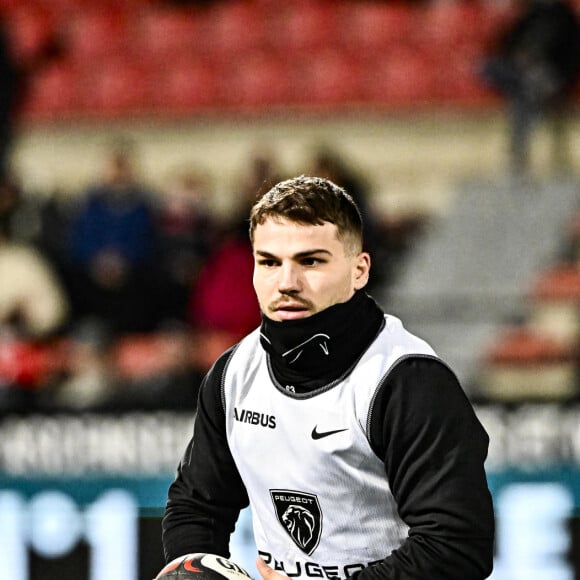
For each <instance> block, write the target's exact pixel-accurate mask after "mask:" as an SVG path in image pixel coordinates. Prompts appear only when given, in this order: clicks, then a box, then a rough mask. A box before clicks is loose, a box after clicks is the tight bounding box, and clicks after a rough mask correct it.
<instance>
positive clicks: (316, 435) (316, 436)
mask: <svg viewBox="0 0 580 580" xmlns="http://www.w3.org/2000/svg"><path fill="white" fill-rule="evenodd" d="M343 431H348V429H335V430H334V431H317V427H314V429H312V433H311V435H312V439H314V440H317V439H322V438H323V437H328V436H329V435H334V434H335V433H342V432H343Z"/></svg>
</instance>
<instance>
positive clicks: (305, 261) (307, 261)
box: [301, 256, 324, 266]
mask: <svg viewBox="0 0 580 580" xmlns="http://www.w3.org/2000/svg"><path fill="white" fill-rule="evenodd" d="M301 263H302V265H303V266H318V265H319V264H323V263H324V260H321V259H320V258H314V257H311V256H309V257H307V258H302V261H301Z"/></svg>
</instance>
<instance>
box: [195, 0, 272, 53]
mask: <svg viewBox="0 0 580 580" xmlns="http://www.w3.org/2000/svg"><path fill="white" fill-rule="evenodd" d="M264 26H265V21H264V17H263V13H262V12H261V11H260V10H259V9H258V8H257V7H256V6H255V5H254V4H253V3H251V2H250V3H245V2H223V3H216V4H215V5H212V6H210V7H209V10H208V12H207V13H206V14H205V16H204V32H203V36H202V37H200V43H201V44H200V46H199V47H198V48H199V51H200V52H201V53H203V52H206V53H210V54H211V55H212V56H213V57H214V58H222V59H226V60H229V59H231V58H235V57H237V58H240V57H241V56H242V54H243V53H245V52H248V51H250V52H251V51H254V50H257V49H260V48H262V47H263V43H264V30H265V28H264Z"/></svg>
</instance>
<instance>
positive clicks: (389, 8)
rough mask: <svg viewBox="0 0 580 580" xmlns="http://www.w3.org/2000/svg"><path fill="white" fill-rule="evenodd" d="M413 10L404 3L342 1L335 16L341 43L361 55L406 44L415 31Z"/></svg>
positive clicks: (414, 12)
mask: <svg viewBox="0 0 580 580" xmlns="http://www.w3.org/2000/svg"><path fill="white" fill-rule="evenodd" d="M416 12H417V9H416V8H413V7H412V6H411V5H410V4H407V3H404V2H371V1H361V2H345V3H344V4H343V5H342V6H341V8H340V11H339V16H338V26H339V29H340V33H339V34H340V38H341V42H342V43H343V44H344V45H345V46H346V47H348V48H349V50H351V51H352V53H353V54H354V55H355V56H356V55H359V56H361V57H364V55H365V54H368V53H369V52H371V53H384V51H387V50H389V49H390V48H392V47H396V46H401V45H402V44H408V43H410V42H412V40H413V37H414V34H415V30H416V28H415V22H416Z"/></svg>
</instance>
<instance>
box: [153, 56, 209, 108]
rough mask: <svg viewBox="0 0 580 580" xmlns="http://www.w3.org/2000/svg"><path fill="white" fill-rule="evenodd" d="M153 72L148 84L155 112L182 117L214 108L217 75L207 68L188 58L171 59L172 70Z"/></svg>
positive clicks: (198, 61)
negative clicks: (179, 114) (184, 113)
mask: <svg viewBox="0 0 580 580" xmlns="http://www.w3.org/2000/svg"><path fill="white" fill-rule="evenodd" d="M154 72H155V77H154V78H152V79H151V81H152V82H153V83H154V85H155V86H154V88H153V89H152V95H153V98H154V100H155V108H156V109H158V110H160V111H165V112H167V113H183V112H188V111H192V110H195V109H197V108H199V107H208V106H215V105H216V99H217V93H216V91H217V85H216V74H215V70H214V68H213V67H212V66H211V65H210V64H204V63H203V62H201V61H200V59H198V58H195V57H191V56H189V57H181V58H178V59H174V61H173V62H172V66H161V67H159V69H157V70H156V71H154Z"/></svg>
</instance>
